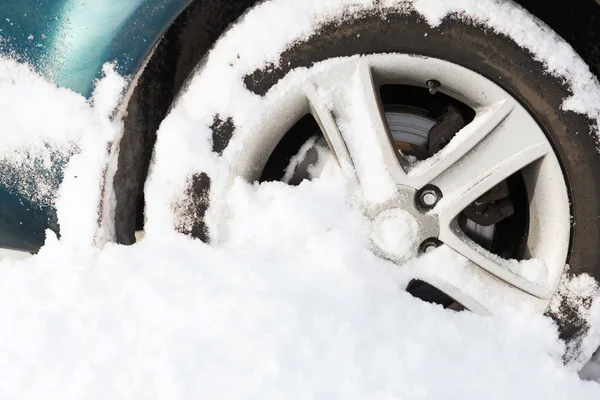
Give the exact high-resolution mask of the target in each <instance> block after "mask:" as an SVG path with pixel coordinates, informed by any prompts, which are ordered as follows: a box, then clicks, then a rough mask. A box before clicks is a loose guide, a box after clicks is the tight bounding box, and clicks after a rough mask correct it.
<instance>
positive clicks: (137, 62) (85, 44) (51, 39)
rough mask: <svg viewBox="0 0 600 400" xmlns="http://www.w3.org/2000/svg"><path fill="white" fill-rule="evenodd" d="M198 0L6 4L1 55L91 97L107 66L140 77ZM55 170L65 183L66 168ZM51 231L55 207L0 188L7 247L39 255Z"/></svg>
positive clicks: (13, 0)
mask: <svg viewBox="0 0 600 400" xmlns="http://www.w3.org/2000/svg"><path fill="white" fill-rule="evenodd" d="M191 1H192V0H3V1H2V3H1V4H0V16H1V17H0V53H1V54H3V55H5V56H10V57H13V58H15V59H17V60H19V61H22V62H27V63H29V64H30V65H31V66H32V67H33V68H34V69H35V70H36V71H38V72H39V73H41V74H42V75H44V76H45V77H47V78H48V79H49V80H51V81H53V82H55V83H56V84H57V85H59V86H62V87H67V88H70V89H72V90H74V91H76V92H78V93H81V94H82V95H84V96H87V97H89V96H90V95H91V93H92V90H93V87H94V82H95V80H96V79H97V78H99V77H100V74H101V70H102V66H103V65H104V64H105V63H107V62H114V63H115V64H116V66H117V70H118V71H119V72H120V73H121V74H123V75H125V76H132V75H134V74H135V73H136V71H138V69H139V68H140V66H141V65H142V63H143V62H144V60H145V58H146V57H147V56H148V54H149V53H150V52H151V50H152V47H153V46H154V44H155V43H156V42H157V41H158V40H159V39H160V37H161V35H162V34H163V32H164V31H165V30H166V29H167V28H168V26H169V25H170V24H171V22H172V21H174V20H175V18H177V16H178V15H179V14H180V13H181V12H182V11H183V10H184V9H185V8H186V7H187V6H188V5H189V4H190V3H191ZM0 173H2V174H11V171H9V170H4V171H3V170H0ZM44 173H46V174H47V173H49V171H44ZM50 173H52V174H54V177H55V178H57V179H58V180H59V181H60V180H61V179H62V168H61V166H60V165H58V167H56V168H53V169H52V171H50ZM46 229H53V230H58V225H57V221H56V211H55V210H54V209H53V208H52V207H49V206H47V205H42V204H34V203H32V202H30V201H28V200H26V199H24V198H23V197H22V196H21V195H20V194H19V192H18V191H17V190H16V188H15V187H11V186H10V185H5V186H4V187H2V186H0V247H2V248H11V249H18V250H24V251H30V252H35V251H37V250H38V249H39V248H40V247H41V246H42V245H43V242H44V232H45V230H46Z"/></svg>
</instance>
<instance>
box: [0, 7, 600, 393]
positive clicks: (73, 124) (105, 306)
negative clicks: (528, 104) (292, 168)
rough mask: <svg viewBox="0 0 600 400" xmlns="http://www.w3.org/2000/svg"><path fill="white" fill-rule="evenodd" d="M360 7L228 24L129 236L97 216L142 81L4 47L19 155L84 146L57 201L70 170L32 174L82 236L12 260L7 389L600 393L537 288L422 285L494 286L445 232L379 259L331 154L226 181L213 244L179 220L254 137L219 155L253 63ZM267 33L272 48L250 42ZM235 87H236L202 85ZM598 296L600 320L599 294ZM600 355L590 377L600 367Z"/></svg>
mask: <svg viewBox="0 0 600 400" xmlns="http://www.w3.org/2000/svg"><path fill="white" fill-rule="evenodd" d="M377 3H378V4H381V5H386V4H392V2H391V1H389V0H388V1H380V2H377ZM448 3H449V2H444V3H440V2H436V1H426V0H423V1H416V2H415V3H414V4H415V7H417V9H418V10H419V11H421V12H423V13H424V16H426V17H427V18H428V20H429V21H430V22H431V23H432V24H435V23H439V21H440V20H441V18H443V17H444V16H445V15H447V14H448V13H450V12H463V11H464V10H463V8H461V7H464V8H465V9H466V8H468V7H467V6H469V5H474V4H477V5H478V6H477V7H475V8H473V14H472V15H470V17H472V18H477V16H478V15H493V16H494V17H493V19H490V20H489V21H487V22H488V23H490V24H495V25H493V26H494V27H496V28H497V29H499V30H500V31H503V30H502V29H507V28H506V26H507V24H506V21H507V20H508V19H507V15H508V16H510V18H511V24H510V25H519V24H516V23H515V22H514V21H516V20H522V21H523V22H524V23H526V24H527V21H529V19H528V18H527V17H526V15H525V14H524V13H523V12H522V11H520V10H516V11H515V10H514V9H509V10H508V11H510V13H509V14H507V12H508V11H507V9H506V8H505V6H504V5H503V3H497V2H482V1H480V2H475V1H471V2H467V1H456V2H453V3H452V6H450V5H448ZM348 4H350V2H345V1H341V0H320V1H319V0H305V1H292V0H276V1H272V2H266V3H263V4H261V5H260V6H259V7H257V8H256V9H255V10H254V11H252V12H250V13H249V14H247V15H246V16H245V17H244V18H245V20H246V21H247V22H248V23H245V24H238V25H236V26H235V27H233V28H232V29H231V30H230V31H229V32H228V34H227V35H226V37H225V39H223V42H222V45H220V46H217V47H215V49H214V50H213V53H212V54H211V57H209V60H208V63H207V64H206V65H205V68H204V70H203V73H202V76H201V77H197V78H196V79H194V80H193V81H192V82H191V85H190V87H189V88H188V92H187V94H186V95H185V96H184V97H182V98H181V99H180V101H179V103H178V105H177V106H176V107H175V109H174V110H173V113H172V114H171V115H170V116H169V118H167V120H166V121H165V122H164V124H163V126H162V127H161V130H160V132H159V141H158V147H157V150H156V154H155V156H154V162H153V165H152V172H151V173H152V175H151V179H150V182H149V184H148V188H147V194H148V195H150V196H151V197H150V202H149V204H148V209H147V212H148V226H147V227H148V235H146V237H145V238H144V239H143V240H141V241H140V242H139V243H137V244H136V245H134V246H131V247H123V246H118V245H115V244H111V243H108V244H106V245H105V246H103V247H102V248H100V247H99V246H94V244H102V243H104V242H106V240H107V238H108V237H110V231H109V230H110V227H104V228H105V229H107V230H108V231H105V232H102V231H101V232H98V229H97V222H98V218H99V211H98V210H99V209H101V208H102V204H100V203H101V202H100V200H99V198H100V197H101V194H102V193H103V188H102V183H101V182H102V179H101V177H102V175H103V171H105V170H106V168H107V166H108V165H110V162H111V160H110V154H109V149H117V148H118V143H116V142H118V135H119V133H120V129H121V126H120V122H119V120H118V118H116V119H114V118H112V117H113V116H114V109H115V105H116V104H117V102H118V100H119V98H120V96H121V95H122V90H123V87H124V85H125V82H124V80H123V79H122V78H120V77H118V76H117V75H116V74H115V73H114V71H112V69H111V68H110V66H107V67H106V69H105V75H106V78H105V79H103V80H102V81H100V82H99V83H98V86H97V89H96V92H95V95H94V98H93V100H92V102H88V101H87V100H85V99H84V98H82V97H81V96H79V95H77V94H74V93H72V92H70V91H68V90H64V89H58V88H56V87H54V86H53V85H52V84H51V83H49V82H47V81H44V80H43V79H42V78H39V77H37V76H36V75H35V74H33V73H32V72H31V71H30V70H29V69H28V68H27V67H26V66H19V65H17V64H16V63H14V62H12V61H10V60H0V67H1V68H2V69H1V70H2V73H0V85H1V86H0V89H2V90H0V102H1V103H0V105H1V106H0V112H1V113H2V118H3V122H4V124H5V125H4V126H5V128H4V129H3V131H2V138H3V141H1V143H2V145H1V146H2V147H0V155H1V156H2V157H4V158H3V159H6V160H8V161H7V162H10V163H13V165H15V166H17V167H19V168H21V167H23V165H22V164H21V163H22V162H23V157H21V155H22V154H23V152H25V151H27V152H30V154H37V155H38V156H39V157H44V155H45V154H47V153H46V152H44V151H43V149H44V146H49V147H51V148H53V149H54V148H55V149H56V151H57V152H58V153H57V154H62V155H63V157H64V159H65V160H66V159H67V158H68V157H70V156H71V155H72V154H75V155H74V156H72V157H71V158H70V161H69V164H68V165H67V168H66V170H65V181H64V184H63V185H61V187H60V191H59V195H58V197H57V198H55V197H54V196H53V193H55V190H54V189H56V187H52V188H51V189H46V190H44V186H43V185H44V184H45V183H46V182H38V181H35V182H34V185H37V186H35V187H34V188H33V189H31V188H30V189H27V190H26V189H21V190H22V193H23V194H24V195H27V194H28V195H30V196H37V195H38V194H39V195H43V196H45V197H44V199H45V200H44V201H48V202H55V204H56V205H57V207H58V211H59V218H60V223H61V234H62V236H61V239H60V241H59V240H58V239H57V238H56V237H55V236H54V235H53V234H52V233H51V232H48V234H47V243H46V245H45V246H44V248H43V249H42V250H41V251H40V253H39V254H38V255H36V256H33V257H31V258H27V259H22V260H16V259H5V260H3V261H1V262H0V326H2V327H4V329H0V380H1V381H2V385H0V398H19V399H34V398H44V399H46V398H57V399H70V398H71V399H81V398H85V399H94V398H101V399H104V398H140V399H152V398H173V399H177V398H185V399H188V398H198V397H200V398H219V399H226V398H236V399H238V398H260V399H269V398H290V399H293V398H299V399H305V398H324V399H330V398H344V399H353V398H356V399H364V398H382V399H383V398H410V399H413V398H414V399H439V398H461V399H481V398H486V399H506V398H517V399H520V398H523V399H572V398H575V399H597V398H599V396H600V385H599V384H598V383H594V382H586V381H582V380H581V379H580V378H579V376H578V375H577V373H576V372H575V371H574V370H573V367H565V366H564V365H563V363H562V359H561V357H562V354H563V353H564V350H565V346H564V343H562V342H561V341H559V340H558V338H557V332H556V327H555V326H554V325H553V324H552V322H551V321H550V320H549V319H547V318H545V317H543V316H541V315H539V314H537V313H535V312H534V311H535V310H534V309H533V308H532V307H528V305H527V304H524V305H523V307H521V308H518V309H498V311H499V312H498V313H497V314H496V316H494V317H491V316H482V315H477V314H475V313H469V312H460V313H459V312H453V311H448V310H443V309H442V308H441V307H439V306H435V305H431V304H427V303H424V302H422V301H420V300H417V299H415V298H413V297H411V296H410V295H409V294H407V293H406V292H405V291H404V290H403V289H404V288H405V287H406V285H407V284H408V283H409V281H410V280H411V279H413V278H414V277H415V275H419V274H420V276H422V277H428V278H431V279H434V278H435V277H436V276H443V275H445V277H446V279H448V280H451V279H455V282H456V284H461V285H465V290H470V288H471V289H472V290H476V291H480V292H481V291H483V292H484V293H485V290H486V288H485V285H483V283H482V282H481V281H479V280H478V277H477V275H474V274H471V273H470V272H469V269H468V265H466V266H465V265H463V264H464V259H462V258H461V257H456V256H451V255H450V254H449V252H448V251H447V250H446V249H445V248H443V247H442V248H440V249H437V250H435V251H433V252H431V253H428V254H427V255H426V256H424V257H421V258H420V259H418V260H416V261H415V262H412V263H409V264H407V265H404V266H401V267H400V266H398V265H396V264H393V263H392V262H390V261H386V260H384V259H382V258H379V257H377V256H375V255H374V254H373V253H372V251H371V246H370V236H369V232H370V229H371V228H370V225H371V224H370V221H368V220H367V219H366V218H365V217H364V215H363V214H362V212H361V210H360V208H359V207H358V206H357V204H356V203H354V202H353V201H352V197H351V196H349V193H348V187H347V186H346V182H345V181H344V179H343V178H342V176H341V174H340V173H339V171H338V170H337V169H336V168H335V167H334V163H333V159H332V158H331V157H324V158H323V159H322V158H321V157H319V165H318V168H316V169H315V171H311V172H314V173H315V174H316V175H319V177H318V178H316V179H314V180H312V181H310V182H309V181H304V182H303V183H302V184H300V185H299V186H297V187H291V186H288V185H285V184H283V183H280V182H273V183H264V184H260V185H258V184H250V183H247V182H245V181H244V180H242V179H235V180H233V181H227V182H219V181H218V180H216V181H215V187H214V188H213V194H212V195H215V194H219V195H222V196H223V197H221V198H222V199H224V200H223V201H222V204H220V206H221V207H218V208H216V209H215V210H214V211H213V215H212V216H211V218H215V219H217V217H218V216H215V214H218V213H222V214H223V216H226V218H221V219H220V221H221V222H220V224H215V223H213V227H216V232H217V233H219V235H218V239H217V240H214V241H213V243H212V244H211V245H206V244H203V243H201V242H199V241H194V240H192V239H190V238H187V237H184V236H181V235H178V234H176V233H175V232H174V231H173V229H172V228H173V222H174V218H175V217H174V216H173V213H172V207H171V206H172V204H173V202H172V200H173V199H175V198H176V197H177V196H178V195H180V193H181V191H182V188H183V187H184V184H185V180H186V177H188V176H189V174H190V173H192V172H194V171H197V170H198V169H201V170H204V171H206V172H208V173H210V174H211V176H216V177H224V176H226V175H227V173H228V172H229V170H228V168H230V163H231V160H232V157H235V156H236V155H237V154H239V149H240V148H241V147H243V143H244V142H243V139H244V138H243V135H241V136H240V137H237V136H236V137H234V138H233V139H232V143H231V145H230V147H229V148H228V149H227V150H226V151H225V153H224V155H223V158H219V159H218V158H217V157H216V156H215V155H214V153H212V151H211V143H210V130H209V129H208V126H210V125H211V124H212V121H213V117H214V115H216V114H219V113H220V114H221V115H231V114H232V117H233V119H234V121H235V123H236V127H238V128H239V129H240V131H241V132H244V129H245V127H251V126H252V119H253V116H255V115H257V113H260V112H263V111H264V107H265V104H263V103H262V100H261V99H260V98H258V97H257V96H256V95H253V94H251V93H249V92H248V91H247V90H245V89H244V87H243V84H242V82H241V79H240V77H242V76H243V75H244V74H245V73H246V72H248V71H251V70H252V69H254V68H257V67H260V66H263V65H264V63H265V62H268V61H269V60H271V61H273V60H277V59H278V55H279V54H280V53H281V51H283V50H284V49H285V46H287V45H288V44H289V43H290V42H291V41H293V40H296V39H298V38H301V37H303V36H305V35H308V34H309V33H310V32H312V30H314V28H315V26H316V25H318V23H320V22H323V20H325V19H326V18H327V16H331V15H336V14H338V13H339V12H340V9H342V8H343V9H344V10H346V11H349V13H350V14H351V13H352V12H359V11H361V10H364V9H368V8H369V7H373V2H371V1H367V0H363V1H356V0H355V1H352V2H351V5H348ZM398 4H399V6H400V7H407V6H408V4H409V3H408V2H401V3H398V2H393V6H394V7H398ZM481 4H485V6H483V5H481ZM442 5H443V7H442ZM436 6H437V7H436ZM461 10H463V11H461ZM482 10H483V11H482ZM490 10H492V11H493V12H490ZM496 11H497V12H496ZM316 12H319V13H320V14H319V15H320V17H318V18H317V17H316V16H315V13H316ZM477 13H480V14H477ZM273 16H276V18H271V19H270V21H273V24H272V25H270V26H268V27H267V26H265V24H264V20H265V18H269V17H273ZM323 16H325V17H323ZM481 18H483V17H481ZM290 21H293V23H291V22H290ZM525 26H526V27H527V29H529V30H528V31H527V32H528V33H531V38H527V37H523V36H519V35H520V31H514V32H513V31H510V32H509V33H510V34H511V35H514V36H515V37H516V38H521V39H520V40H522V42H519V43H521V44H523V43H524V44H523V45H524V46H527V43H529V46H530V47H528V48H534V47H535V46H538V45H539V46H538V47H535V48H536V49H537V50H538V51H537V52H536V54H538V55H539V57H541V58H542V59H544V60H546V58H547V65H548V68H549V70H550V71H551V72H552V73H556V74H558V75H561V76H565V79H567V80H568V81H569V82H570V83H571V84H572V87H573V91H574V95H573V97H571V98H570V99H567V100H566V102H565V105H564V107H565V108H569V109H573V110H576V111H580V112H585V113H588V115H590V116H592V117H594V118H595V117H597V109H595V108H594V107H595V106H594V104H598V105H600V101H598V99H597V98H595V97H594V96H598V93H600V92H599V91H598V90H597V81H595V78H593V77H591V74H589V70H586V69H585V68H583V67H582V66H581V61H580V60H579V59H578V58H577V57H576V56H575V57H573V56H572V55H573V54H574V53H572V50H570V49H569V48H565V47H564V45H563V46H559V50H560V51H559V52H557V54H559V56H556V57H555V56H552V57H550V54H547V53H545V51H546V50H545V49H546V47H544V46H543V45H540V43H541V42H539V38H540V37H542V36H540V35H541V34H544V33H545V32H546V31H545V30H544V29H545V28H544V27H540V26H538V25H535V24H534V26H531V25H525ZM503 27H504V28H503ZM503 32H504V31H503ZM506 32H508V31H506ZM536 35H537V36H536ZM536 37H537V39H536ZM543 37H544V38H546V36H543ZM550 39H552V40H553V43H554V44H556V43H559V44H560V43H562V42H560V41H558V42H557V40H556V38H554V37H551V38H550ZM550 39H548V41H550ZM248 40H251V41H256V42H257V43H258V41H259V40H260V41H261V43H262V44H264V47H262V46H261V49H260V51H256V49H255V48H251V47H249V46H244V45H243V44H244V43H246V42H247V41H248ZM536 40H537V41H536ZM240 55H241V57H240ZM547 56H548V57H547ZM237 60H241V61H237ZM225 63H226V64H225ZM230 63H233V64H234V66H233V67H231V68H223V66H224V65H229V64H230ZM300 72H302V71H300ZM298 76H299V77H300V78H301V74H300V75H298ZM224 84H225V86H224ZM216 85H218V90H215V91H214V93H219V94H221V95H220V96H218V95H216V96H198V94H199V93H202V92H203V91H204V90H211V89H215V88H216ZM32 94H36V96H33V95H32ZM9 96H10V97H9ZM586 102H587V103H586ZM12 105H15V106H14V107H12V108H11V106H12ZM242 105H243V106H242ZM584 106H585V108H583V107H584ZM32 114H33V115H32ZM4 138H6V140H4ZM367 145H368V144H367ZM182 150H183V151H182ZM173 154H177V157H173ZM199 160H201V161H199ZM165 161H169V162H165ZM380 167H381V166H380ZM383 193H385V188H384V191H383ZM348 199H350V200H348ZM105 201H111V199H105ZM393 217H394V218H401V216H397V215H395V216H393ZM384 228H385V227H384ZM387 228H389V227H387ZM387 228H386V229H384V233H385V235H384V236H385V238H383V239H386V240H388V239H389V235H388V234H389V231H390V229H387ZM395 234H396V235H394V236H403V237H405V238H406V239H407V240H408V239H409V238H410V236H411V232H410V230H407V231H405V232H395ZM590 279H591V278H589V277H585V276H582V277H577V278H576V279H572V280H569V281H566V282H564V283H563V285H562V286H561V291H564V293H565V295H574V297H573V298H572V299H570V300H571V301H573V302H576V303H575V304H578V303H577V302H581V301H582V299H583V295H585V294H588V293H589V291H590V290H596V289H597V288H596V287H595V284H596V282H594V281H593V280H591V281H590ZM488 294H489V295H490V297H492V296H491V294H490V293H488ZM582 312H585V313H588V314H589V315H588V317H589V320H590V321H593V320H594V319H596V320H600V305H599V304H595V305H594V306H593V307H592V308H591V309H589V310H588V309H586V308H584V309H583V311H582ZM593 333H595V334H596V336H598V326H597V325H593ZM596 339H597V338H596ZM592 342H593V341H588V342H586V345H587V346H588V348H587V349H586V351H587V353H588V354H590V353H591V352H592V351H593V349H592V348H591V347H590V346H591V343H592ZM599 357H600V356H599ZM599 362H600V361H593V362H591V363H590V364H589V365H588V366H587V367H586V368H585V369H584V371H583V372H582V375H581V376H582V377H585V378H587V379H598V381H599V382H600V371H599V370H600V366H599V365H600V364H599Z"/></svg>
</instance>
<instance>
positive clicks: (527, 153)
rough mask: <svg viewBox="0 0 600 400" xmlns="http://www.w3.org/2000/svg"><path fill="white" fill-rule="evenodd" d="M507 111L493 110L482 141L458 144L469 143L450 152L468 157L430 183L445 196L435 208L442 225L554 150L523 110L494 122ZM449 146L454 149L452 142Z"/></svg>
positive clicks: (502, 108)
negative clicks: (495, 122) (495, 187)
mask: <svg viewBox="0 0 600 400" xmlns="http://www.w3.org/2000/svg"><path fill="white" fill-rule="evenodd" d="M506 111H507V109H506V108H505V107H504V105H501V106H500V107H499V108H498V109H497V110H496V111H492V117H491V118H489V119H487V122H485V123H483V124H482V125H483V128H482V131H483V134H477V135H478V136H483V140H481V141H479V142H478V143H477V144H476V145H475V146H474V145H473V142H474V140H470V139H469V140H466V141H464V142H459V143H457V144H455V145H454V147H462V146H463V145H465V143H467V144H466V149H463V150H460V151H459V150H452V149H451V150H450V152H451V153H454V152H464V154H465V155H464V156H463V157H461V158H460V159H459V160H458V161H457V162H454V163H453V164H451V165H450V166H449V167H448V168H446V169H445V170H444V171H441V172H440V173H439V174H438V176H437V177H436V178H435V179H433V180H432V181H431V183H432V184H433V185H435V186H437V187H438V188H439V189H440V190H441V192H442V194H443V196H444V198H443V199H442V201H440V203H439V204H438V205H437V207H436V209H435V212H436V213H437V214H438V216H439V219H440V224H441V225H449V224H450V223H451V222H452V220H453V219H454V218H455V217H456V216H457V215H458V214H459V213H460V212H462V210H464V209H465V208H466V207H467V206H468V205H469V204H471V203H472V202H474V201H475V200H477V198H479V197H480V196H481V195H483V194H484V193H485V192H487V191H488V190H490V189H492V188H493V187H494V186H496V185H497V184H498V183H500V182H502V181H503V180H505V179H506V178H508V177H509V176H511V175H512V174H514V173H515V172H518V171H520V170H521V169H523V168H524V167H526V166H527V165H529V164H531V163H532V162H534V161H536V160H538V159H540V158H542V157H543V156H545V155H546V154H548V153H549V152H551V151H552V148H551V147H550V144H549V143H548V140H547V139H546V137H545V135H544V133H543V132H542V131H541V129H540V128H539V127H538V126H537V124H536V123H535V121H534V120H533V119H532V118H531V117H530V116H529V115H528V114H527V113H526V112H525V111H524V110H514V111H509V112H508V115H506V117H505V118H503V119H502V120H501V122H500V123H498V124H494V123H492V120H494V121H496V120H498V119H499V118H500V117H501V116H502V115H504V114H505V113H506ZM481 118H483V117H481ZM476 120H477V118H476ZM474 122H475V121H474ZM489 128H491V131H489V132H488V129H489ZM473 129H476V128H473ZM473 135H475V134H473ZM458 139H460V138H458ZM448 146H449V147H450V146H453V145H452V142H450V144H449V145H448ZM464 150H467V151H464Z"/></svg>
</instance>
